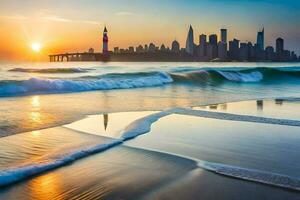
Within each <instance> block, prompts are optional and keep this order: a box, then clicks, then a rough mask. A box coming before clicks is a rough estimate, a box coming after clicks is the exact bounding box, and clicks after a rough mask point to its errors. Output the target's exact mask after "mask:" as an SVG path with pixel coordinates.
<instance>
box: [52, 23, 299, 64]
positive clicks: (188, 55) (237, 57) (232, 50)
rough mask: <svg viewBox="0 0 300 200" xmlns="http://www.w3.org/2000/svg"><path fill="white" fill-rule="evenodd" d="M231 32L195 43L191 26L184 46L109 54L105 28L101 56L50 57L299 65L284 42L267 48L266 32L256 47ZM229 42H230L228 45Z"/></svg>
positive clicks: (260, 34) (69, 54) (60, 56)
mask: <svg viewBox="0 0 300 200" xmlns="http://www.w3.org/2000/svg"><path fill="white" fill-rule="evenodd" d="M227 33H228V30H227V29H225V28H221V29H220V38H218V35H217V34H215V33H214V34H210V35H208V36H207V35H205V34H201V35H199V40H198V43H197V41H195V39H194V38H195V37H194V29H193V27H192V25H190V26H189V29H188V33H187V37H186V43H185V46H182V47H181V46H180V43H179V42H178V41H177V40H176V39H175V40H174V41H173V42H172V44H171V47H170V46H168V45H165V44H164V43H163V44H160V45H159V46H156V44H155V43H153V42H151V43H150V44H144V45H143V44H139V45H138V46H135V47H134V46H129V47H128V48H120V47H113V51H110V50H109V43H110V40H109V36H108V35H109V34H108V30H107V28H106V26H105V27H104V30H103V35H102V52H97V51H95V49H94V48H89V50H88V51H84V52H63V53H62V52H60V53H58V54H50V55H49V60H50V62H63V61H67V62H69V61H182V62H185V61H188V62H190V61H198V62H199V61H200V62H201V61H206V62H207V61H220V62H232V61H234V62H235V61H241V62H245V61H248V62H260V61H261V62H270V61H272V62H298V61H299V60H300V56H299V57H298V55H297V54H296V53H295V51H291V50H288V49H286V48H285V45H284V39H283V38H277V39H276V46H275V47H273V46H266V47H265V28H264V27H263V28H262V29H261V30H259V31H258V32H257V37H256V43H252V42H251V41H247V42H241V40H239V39H236V38H234V39H233V40H230V41H228V38H227ZM207 38H208V40H207ZM227 41H228V42H227Z"/></svg>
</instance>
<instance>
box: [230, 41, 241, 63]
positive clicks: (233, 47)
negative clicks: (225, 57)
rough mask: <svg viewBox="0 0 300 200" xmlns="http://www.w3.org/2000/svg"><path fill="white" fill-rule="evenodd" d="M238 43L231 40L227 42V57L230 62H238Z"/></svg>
mask: <svg viewBox="0 0 300 200" xmlns="http://www.w3.org/2000/svg"><path fill="white" fill-rule="evenodd" d="M239 48H240V41H239V40H237V39H233V40H232V41H229V57H230V59H231V60H238V58H239Z"/></svg>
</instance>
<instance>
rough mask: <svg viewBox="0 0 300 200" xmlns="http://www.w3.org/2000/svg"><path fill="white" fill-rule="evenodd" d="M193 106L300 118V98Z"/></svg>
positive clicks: (256, 114)
mask: <svg viewBox="0 0 300 200" xmlns="http://www.w3.org/2000/svg"><path fill="white" fill-rule="evenodd" d="M192 108H193V109H195V110H208V111H217V112H228V113H233V114H241V115H255V116H263V117H271V118H283V119H294V120H300V113H299V112H298V110H300V101H299V100H288V99H287V100H284V99H275V100H256V101H254V100H253V101H241V102H232V103H222V104H213V105H209V106H196V107H192Z"/></svg>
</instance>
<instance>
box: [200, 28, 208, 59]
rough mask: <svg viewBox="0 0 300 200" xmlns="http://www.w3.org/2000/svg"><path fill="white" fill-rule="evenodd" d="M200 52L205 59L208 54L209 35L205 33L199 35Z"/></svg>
mask: <svg viewBox="0 0 300 200" xmlns="http://www.w3.org/2000/svg"><path fill="white" fill-rule="evenodd" d="M199 43H200V44H199V51H200V52H199V53H200V58H201V59H205V57H206V55H207V37H206V35H204V34H201V35H200V36H199Z"/></svg>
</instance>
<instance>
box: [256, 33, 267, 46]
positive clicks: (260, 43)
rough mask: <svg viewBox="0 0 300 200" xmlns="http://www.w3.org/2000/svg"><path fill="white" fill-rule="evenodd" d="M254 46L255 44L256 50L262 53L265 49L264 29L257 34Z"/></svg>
mask: <svg viewBox="0 0 300 200" xmlns="http://www.w3.org/2000/svg"><path fill="white" fill-rule="evenodd" d="M256 44H257V48H258V50H261V51H263V50H264V49H265V29H264V28H263V29H262V30H261V31H259V32H258V33H257V40H256Z"/></svg>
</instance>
